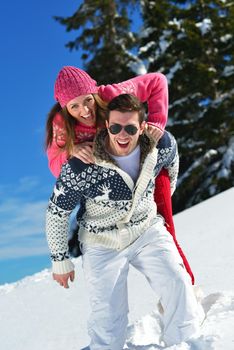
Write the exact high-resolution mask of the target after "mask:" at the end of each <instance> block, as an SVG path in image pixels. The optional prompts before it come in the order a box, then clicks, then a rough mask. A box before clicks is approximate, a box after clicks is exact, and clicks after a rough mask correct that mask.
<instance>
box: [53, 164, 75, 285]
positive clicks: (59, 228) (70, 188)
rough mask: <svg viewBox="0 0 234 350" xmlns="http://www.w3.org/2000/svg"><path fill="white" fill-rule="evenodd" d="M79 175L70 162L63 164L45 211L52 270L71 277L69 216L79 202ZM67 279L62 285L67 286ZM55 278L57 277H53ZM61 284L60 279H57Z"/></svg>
mask: <svg viewBox="0 0 234 350" xmlns="http://www.w3.org/2000/svg"><path fill="white" fill-rule="evenodd" d="M79 182H80V175H79V174H75V173H74V172H73V170H72V169H71V166H70V164H66V165H64V166H63V168H62V171H61V174H60V176H59V178H58V180H57V181H56V184H55V186H54V191H53V193H52V195H51V198H50V201H49V205H48V208H47V212H46V235H47V241H48V245H49V249H50V253H51V260H52V272H53V274H54V277H55V276H56V275H60V277H61V276H62V275H67V274H68V278H69V277H71V280H72V279H73V278H74V276H73V277H72V274H71V273H72V271H73V270H74V265H73V263H72V262H71V261H70V259H69V253H68V229H69V217H70V214H71V212H72V210H73V209H74V208H75V207H76V205H77V204H78V203H79V201H80V198H81V195H82V189H81V187H80V186H79ZM68 278H67V279H65V281H64V283H62V285H63V286H64V287H67V280H68ZM55 279H56V280H57V278H55ZM57 282H59V283H60V284H61V281H58V280H57Z"/></svg>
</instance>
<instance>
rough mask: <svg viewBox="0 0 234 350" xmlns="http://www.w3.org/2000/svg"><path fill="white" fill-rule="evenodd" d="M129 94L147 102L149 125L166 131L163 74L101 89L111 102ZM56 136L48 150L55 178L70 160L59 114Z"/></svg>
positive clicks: (166, 97) (56, 119) (54, 126)
mask: <svg viewBox="0 0 234 350" xmlns="http://www.w3.org/2000/svg"><path fill="white" fill-rule="evenodd" d="M127 93H128V94H132V95H135V96H136V97H138V98H139V100H140V101H141V102H147V104H148V123H149V124H151V125H154V126H156V127H158V128H159V129H161V130H164V128H165V125H166V122H167V113H168V87H167V80H166V77H165V76H164V75H163V74H161V73H148V74H144V75H140V76H137V77H135V78H132V79H129V80H126V81H123V82H121V83H118V84H112V85H101V86H99V88H98V94H99V96H100V97H101V98H102V99H103V100H104V101H107V102H109V101H110V100H112V98H114V97H115V96H118V95H120V94H127ZM77 128H78V126H77ZM92 133H93V131H92ZM53 134H54V139H53V142H52V144H51V146H50V147H49V148H48V149H47V156H48V161H49V168H50V170H51V172H52V174H53V175H54V176H55V177H57V176H58V175H59V173H60V170H61V166H62V164H63V163H65V162H66V161H67V159H68V155H67V153H66V151H64V150H62V149H61V147H63V146H64V144H65V142H66V136H65V134H66V132H65V129H64V124H63V119H62V117H61V116H60V115H59V114H57V115H56V116H55V118H54V121H53ZM75 134H76V135H78V129H77V132H76V130H75ZM84 136H85V134H84ZM90 136H92V137H93V136H94V135H87V138H86V140H90ZM83 140H84V141H85V138H83ZM78 142H79V140H78Z"/></svg>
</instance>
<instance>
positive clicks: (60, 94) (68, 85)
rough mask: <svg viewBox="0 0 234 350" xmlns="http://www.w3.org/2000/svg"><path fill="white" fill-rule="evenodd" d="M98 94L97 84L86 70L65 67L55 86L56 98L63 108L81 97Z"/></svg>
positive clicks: (59, 74)
mask: <svg viewBox="0 0 234 350" xmlns="http://www.w3.org/2000/svg"><path fill="white" fill-rule="evenodd" d="M97 92H98V87H97V82H96V81H95V80H93V79H92V78H91V77H90V76H89V75H88V73H86V72H85V71H84V70H82V69H79V68H76V67H71V66H65V67H63V68H62V69H61V70H60V72H59V73H58V76H57V79H56V81H55V85H54V97H55V99H56V101H58V102H59V104H60V105H61V107H62V108H63V107H64V106H66V104H67V103H68V102H69V101H71V100H73V99H74V98H76V97H78V96H80V95H87V94H95V93H97Z"/></svg>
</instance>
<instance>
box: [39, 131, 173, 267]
mask: <svg viewBox="0 0 234 350" xmlns="http://www.w3.org/2000/svg"><path fill="white" fill-rule="evenodd" d="M106 135H107V131H106V130H102V131H101V132H100V133H99V135H98V137H97V139H96V142H95V157H96V162H95V164H91V165H90V164H85V163H83V162H82V161H80V160H79V159H77V158H72V159H70V160H69V161H68V163H67V164H65V165H64V166H63V168H62V171H61V174H60V176H59V178H58V180H57V182H56V185H55V187H54V192H53V194H52V196H51V199H50V202H49V206H48V209H47V217H46V233H47V240H48V244H49V248H50V251H51V258H52V265H53V271H54V272H56V273H66V272H70V271H71V270H72V269H73V266H72V264H71V262H70V260H69V255H68V239H67V232H68V226H69V215H70V214H71V212H72V210H73V209H74V208H75V206H76V205H77V204H78V203H80V205H81V207H82V208H83V209H84V210H83V215H82V216H81V217H80V218H79V222H78V224H79V239H80V241H81V242H82V243H87V244H101V245H103V246H105V247H108V248H111V249H116V250H121V249H124V248H125V247H127V246H128V245H130V244H131V243H132V242H134V241H135V240H136V239H137V238H138V237H139V236H140V235H141V234H142V233H143V232H144V231H145V230H146V229H147V228H148V227H150V226H151V225H152V224H153V223H154V222H155V221H157V219H158V218H157V214H156V212H157V210H156V204H155V202H154V198H153V192H154V183H155V177H156V176H157V175H158V173H159V172H160V170H161V168H162V167H165V168H167V169H168V172H169V175H170V180H171V186H172V191H173V190H174V188H175V184H176V179H177V174H178V154H177V146H176V141H175V139H174V137H173V136H172V135H171V134H169V133H168V132H165V133H164V135H163V137H162V138H161V140H160V141H159V143H158V145H157V147H155V145H154V142H153V141H152V140H151V139H150V138H149V137H148V136H146V135H143V136H141V137H140V149H141V161H140V162H141V163H140V174H139V177H138V180H137V182H136V184H134V182H133V180H132V179H131V177H130V176H129V175H128V174H127V173H125V172H124V171H123V170H121V169H120V168H119V167H118V166H117V164H115V162H114V161H113V160H112V158H111V157H110V155H109V154H108V153H106V152H105V144H104V142H105V138H106Z"/></svg>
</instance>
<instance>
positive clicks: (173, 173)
mask: <svg viewBox="0 0 234 350" xmlns="http://www.w3.org/2000/svg"><path fill="white" fill-rule="evenodd" d="M168 134H169V133H168ZM169 136H170V139H171V147H170V149H171V152H170V156H169V157H168V161H167V163H166V164H165V168H166V169H167V170H168V175H169V178H170V185H171V195H173V193H174V192H175V189H176V183H177V178H178V173H179V154H178V147H177V142H176V140H175V138H174V136H173V135H172V134H169Z"/></svg>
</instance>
